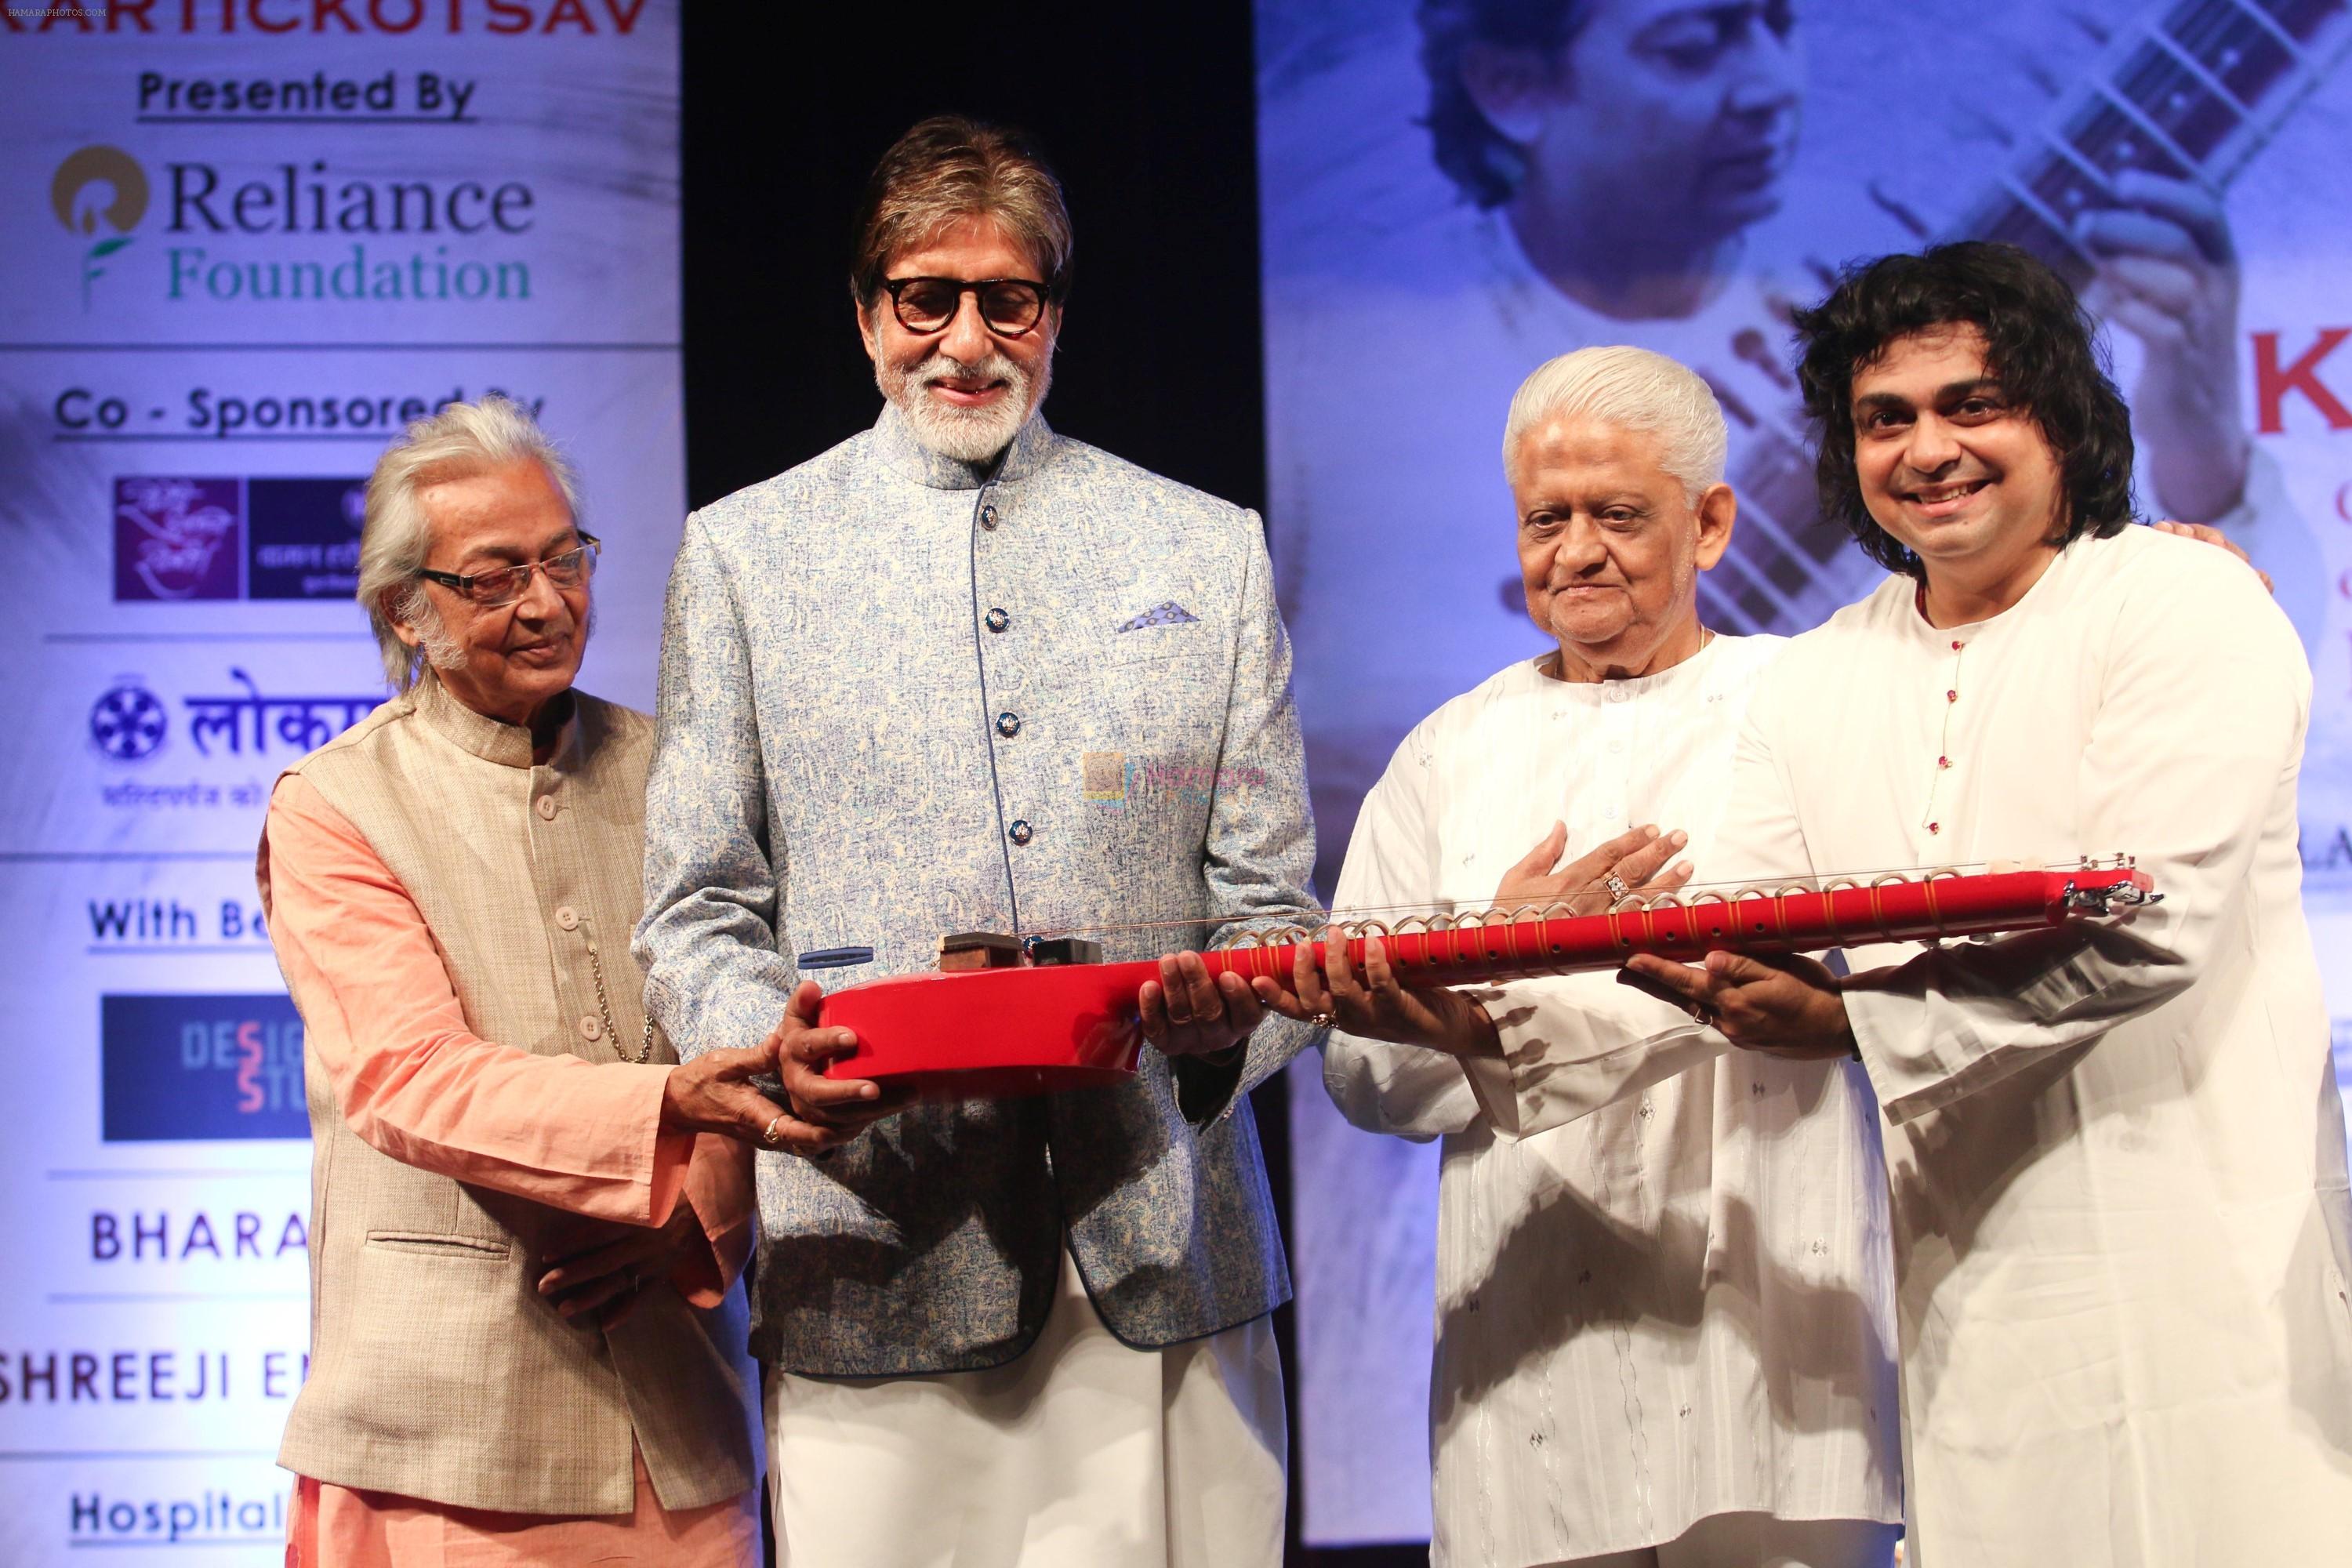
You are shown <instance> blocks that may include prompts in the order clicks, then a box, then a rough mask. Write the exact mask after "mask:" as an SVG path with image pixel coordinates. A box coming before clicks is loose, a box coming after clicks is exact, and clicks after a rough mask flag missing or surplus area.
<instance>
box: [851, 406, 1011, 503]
mask: <svg viewBox="0 0 2352 1568" xmlns="http://www.w3.org/2000/svg"><path fill="white" fill-rule="evenodd" d="M874 448H875V450H876V452H877V453H878V454H880V457H881V459H882V466H883V467H884V468H887V470H888V471H889V472H891V473H892V474H895V475H897V476H898V477H899V478H901V479H911V480H913V481H914V482H915V483H917V484H919V485H922V486H924V487H925V488H927V489H935V490H976V489H980V487H981V486H982V485H985V484H989V483H991V482H994V483H997V484H1004V483H1009V482H1011V481H1013V480H1015V479H1027V478H1028V477H1029V476H1030V475H1031V474H1034V473H1035V472H1036V471H1037V470H1038V469H1039V468H1044V467H1045V459H1046V458H1048V457H1049V456H1051V455H1052V452H1053V448H1054V431H1053V427H1052V426H1048V425H1047V424H1046V423H1045V413H1044V411H1043V410H1042V409H1041V410H1040V411H1038V412H1037V413H1034V414H1032V415H1031V416H1029V417H1028V418H1027V419H1025V420H1024V421H1023V422H1022V425H1021V428H1020V429H1019V430H1017V431H1015V432H1014V433H1013V444H1012V445H1011V446H1009V447H1006V448H1005V449H1004V450H1003V452H1002V453H1000V454H999V455H998V457H997V460H996V461H995V462H993V463H967V462H965V461H963V460H962V459H961V458H950V457H945V456H942V455H941V454H940V453H938V452H934V451H932V450H931V449H930V448H929V447H926V446H924V445H923V444H922V442H921V441H919V440H918V439H916V437H915V428H914V426H913V425H912V424H911V423H910V422H909V421H908V418H907V416H905V415H904V414H902V413H900V412H899V411H898V405H897V404H895V403H885V404H884V405H882V416H881V417H880V418H878V419H877V420H876V421H875V422H874Z"/></svg>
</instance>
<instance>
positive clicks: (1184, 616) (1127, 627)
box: [1114, 599, 1201, 632]
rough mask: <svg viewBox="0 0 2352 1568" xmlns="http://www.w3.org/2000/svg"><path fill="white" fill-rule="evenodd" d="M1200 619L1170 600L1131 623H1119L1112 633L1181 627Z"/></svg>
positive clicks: (1154, 606) (1155, 606) (1153, 607)
mask: <svg viewBox="0 0 2352 1568" xmlns="http://www.w3.org/2000/svg"><path fill="white" fill-rule="evenodd" d="M1200 618H1201V617H1200V616H1196V615H1194V614H1193V613H1192V611H1190V610H1188V609H1186V608H1185V607H1184V606H1183V605H1180V604H1178V603H1177V602H1176V601H1175V600H1173V599H1171V600H1169V601H1168V602H1167V603H1166V604H1163V605H1153V606H1152V607H1151V608H1150V609H1148V610H1146V611H1144V612H1143V614H1141V615H1139V616H1136V617H1135V619H1133V620H1131V621H1123V622H1121V623H1120V624H1119V625H1118V626H1117V627H1115V628H1114V631H1115V632H1139V631H1141V630H1142V629H1143V628H1144V627H1146V626H1182V625H1183V624H1184V623H1185V622H1187V621H1197V620H1199V619H1200Z"/></svg>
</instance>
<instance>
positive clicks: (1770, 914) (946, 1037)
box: [817, 857, 2162, 1100]
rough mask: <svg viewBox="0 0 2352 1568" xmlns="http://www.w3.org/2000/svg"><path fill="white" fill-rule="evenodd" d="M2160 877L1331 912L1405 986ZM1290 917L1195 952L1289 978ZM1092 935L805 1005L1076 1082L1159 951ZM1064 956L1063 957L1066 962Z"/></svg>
mask: <svg viewBox="0 0 2352 1568" xmlns="http://www.w3.org/2000/svg"><path fill="white" fill-rule="evenodd" d="M2161 896H2162V895H2160V894H2158V893H2157V892H2156V891H2155V890H2154V888H2153V886H2152V884H2151V883H2150V881H2149V879H2148V877H2147V873H2146V872H2143V871H2140V870H2138V869H2137V868H2135V867H2134V866H2133V865H2132V864H2131V862H2130V861H2129V860H2128V859H2127V858H2121V857H2118V858H2116V859H2114V860H2109V861H2100V862H2094V861H2085V862H2084V863H2083V864H2082V865H2081V866H2078V867H2075V868H2071V869H2063V870H2043V869H2033V870H2008V871H1991V872H1978V873H1973V874H1971V873H1964V872H1961V871H1959V870H1958V869H1937V870H1933V871H1927V872H1924V873H1920V874H1918V875H1916V876H1906V875H1903V874H1900V873H1889V874H1886V875H1882V876H1876V877H1870V878H1861V877H1851V878H1833V879H1822V880H1820V881H1818V882H1815V883H1810V884H1805V885H1798V884H1790V885H1788V886H1785V887H1780V888H1756V887H1747V888H1738V889H1730V890H1728V891H1719V890H1714V889H1701V890H1699V891H1697V892H1695V893H1694V892H1690V891H1685V892H1684V893H1682V894H1679V895H1676V894H1659V895H1656V896H1654V897H1647V898H1645V897H1643V895H1640V894H1634V895H1633V896H1631V897H1629V898H1626V899H1622V900H1619V901H1618V903H1617V905H1616V907H1615V908H1613V909H1612V910H1608V911H1607V912H1605V913H1599V914H1573V913H1560V912H1554V911H1558V910H1561V909H1562V908H1563V906H1560V905H1557V904H1555V905H1551V906H1549V907H1548V908H1546V909H1541V910H1538V909H1520V910H1510V911H1506V910H1486V911H1484V912H1479V913H1471V914H1461V915H1430V916H1419V915H1415V916H1410V917H1407V918H1405V919H1403V920H1400V921H1397V922H1396V923H1395V925H1394V926H1393V927H1391V926H1390V925H1388V924H1386V923H1384V922H1382V921H1376V920H1357V921H1340V922H1339V929H1340V930H1341V931H1343V932H1344V933H1345V934H1346V936H1347V947H1348V954H1349V958H1350V959H1351V960H1352V961H1354V962H1356V963H1361V962H1362V961H1363V955H1364V943H1365V942H1366V941H1367V940H1368V939H1370V938H1371V937H1375V936H1377V937H1379V938H1380V939H1381V942H1382V944H1383V946H1384V947H1385V948H1386V950H1387V955H1388V963H1389V967H1390V968H1391V970H1392V971H1393V972H1394V973H1395V974H1396V977H1397V979H1398V981H1399V983H1400V984H1404V985H1407V986H1436V985H1462V984H1472V983H1475V982H1479V981H1490V980H1509V979H1520V978H1525V977H1528V976H1532V975H1540V974H1561V973H1570V972H1573V971H1577V970H1596V969H1615V968H1618V967H1620V966H1621V965H1622V964H1623V963H1624V962H1625V960H1626V958H1627V957H1628V956H1630V955H1631V954H1633V953H1636V952H1653V953H1656V954H1658V955H1660V956H1661V957H1665V958H1674V959H1684V960H1694V961H1695V960H1697V959H1699V958H1702V957H1704V956H1705V955H1706V953H1708V952H1712V951H1715V950H1717V949H1724V950H1727V951H1730V952H1766V953H1781V952H1817V951H1821V950H1823V949H1827V948H1835V947H1844V946H1848V945H1852V944H1854V943H1859V942H1934V941H1937V940H1939V939H1942V938H1946V937H1970V936H1989V935H1993V934H1997V933H2001V932H2008V931H2029V930H2035V929H2043V928H2049V927H2055V926H2063V925H2065V924H2067V923H2069V922H2071V921H2082V920H2092V919H2104V918H2108V917H2110V916H2113V915H2116V914H2117V913H2120V912H2123V911H2126V910H2130V909H2132V908H2136V907H2137V906H2139V905H2141V904H2146V903H2150V902H2153V901H2155V900H2157V899H2158V898H2160V897H2161ZM1314 936H1315V933H1314V932H1313V931H1308V930H1307V929H1306V928H1304V927H1300V926H1291V927H1286V928H1283V929H1280V930H1277V931H1270V932H1255V933H1252V934H1251V935H1249V936H1247V937H1244V939H1243V940H1242V942H1239V943H1237V944H1235V945H1234V946H1230V947H1223V948H1218V949H1214V950H1213V951H1211V952H1204V953H1202V955H1201V956H1202V960H1203V962H1205V963H1207V965H1208V967H1209V972H1210V973H1212V974H1220V973H1235V974H1239V975H1242V976H1244V978H1248V977H1253V976H1256V975H1261V974H1262V975H1267V976H1271V977H1272V978H1274V979H1276V980H1279V981H1282V982H1285V983H1287V982H1288V981H1289V979H1290V976H1291V973H1292V963H1293V962H1294V960H1295V958H1296V956H1297V944H1298V943H1299V942H1312V941H1313V940H1314ZM1096 951H1098V950H1097V949H1095V946H1094V944H1093V943H1091V942H1071V941H1069V940H1068V939H1067V938H1066V937H1057V938H1053V939H1036V938H1033V939H1029V940H1027V941H1026V942H1024V941H1021V940H1018V939H1015V938H1012V937H1007V936H997V935H992V934H988V933H977V932H975V933H969V934H966V935H964V936H960V937H951V938H946V939H943V940H942V942H941V952H942V964H943V968H942V971H941V972H940V973H926V974H908V975H898V976H895V977H892V978H889V979H883V980H869V981H866V982H864V983H863V984H856V985H851V986H847V987H845V988H844V989H842V990H840V991H836V992H835V993H833V994H831V995H828V996H827V997H825V998H824V1005H823V1008H822V1009H821V1011H820V1013H819V1016H818V1019H817V1021H818V1022H819V1023H821V1024H824V1025H828V1026H841V1027H845V1028H848V1029H852V1030H855V1031H856V1035H857V1050H856V1054H855V1055H853V1056H850V1057H847V1058H842V1059H840V1060H838V1061H836V1062H835V1063H834V1064H833V1068H832V1070H833V1071H834V1072H835V1075H836V1076H839V1077H844V1078H863V1079H873V1080H875V1081H876V1082H877V1083H882V1084H885V1085H895V1086H904V1087H908V1088H911V1089H913V1091H914V1092H915V1094H916V1095H917V1097H919V1098H920V1099H925V1100H963V1099H976V1098H1002V1097H1005V1096H1011V1095H1020V1094H1037V1093H1044V1092H1046V1091H1049V1090H1055V1089H1084V1088H1089V1087H1093V1086H1097V1085H1102V1084H1112V1083H1117V1082H1118V1081H1120V1080H1121V1079H1125V1078H1127V1077H1128V1076H1129V1075H1130V1074H1132V1073H1133V1072H1134V1071H1135V1063H1136V1057H1137V1053H1138V1052H1139V1050H1140V1048H1141V1047H1142V1044H1143V1035H1142V1028H1141V1025H1140V1022H1139V1017H1138V1014H1137V1005H1136V993H1137V991H1138V989H1139V987H1140V986H1141V985H1142V984H1143V983H1144V982H1145V981H1147V980H1152V979H1157V978H1158V977H1159V973H1160V969H1159V964H1158V963H1157V961H1155V960H1149V959H1147V960H1142V961H1139V962H1134V963H1099V962H1095V961H1093V953H1094V952H1096ZM1073 960H1075V962H1073Z"/></svg>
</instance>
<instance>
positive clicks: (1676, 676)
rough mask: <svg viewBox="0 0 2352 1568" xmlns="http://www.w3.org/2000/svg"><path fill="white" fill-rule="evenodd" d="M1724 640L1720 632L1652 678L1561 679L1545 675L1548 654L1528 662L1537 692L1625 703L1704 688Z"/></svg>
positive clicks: (1579, 698) (1587, 699)
mask: <svg viewBox="0 0 2352 1568" xmlns="http://www.w3.org/2000/svg"><path fill="white" fill-rule="evenodd" d="M1723 641H1724V637H1723V634H1722V633H1721V632H1717V633H1716V634H1715V635H1714V636H1712V637H1708V638H1707V639H1706V641H1705V642H1704V643H1701V644H1700V645H1699V647H1698V650H1697V651H1696V652H1695V653H1693V654H1692V655H1691V656H1690V657H1689V658H1686V659H1684V660H1682V661H1681V662H1680V663H1679V664H1670V665H1668V666H1666V668H1664V669H1661V670H1656V671H1654V672H1653V673H1651V674H1649V675H1628V676H1623V677H1621V678H1620V679H1615V680H1562V679H1560V678H1559V676H1556V675H1547V674H1545V673H1544V668H1543V666H1544V661H1545V660H1546V659H1548V658H1551V657H1552V656H1551V655H1550V654H1548V653H1539V654H1538V655H1536V656H1535V657H1534V658H1530V659H1529V660H1528V665H1527V668H1528V679H1530V680H1531V681H1532V682H1533V684H1534V688H1535V689H1536V690H1538V691H1544V692H1550V693H1552V694H1554V695H1556V696H1559V697H1561V698H1563V699H1565V700H1569V701H1571V702H1626V701H1631V700H1633V699H1634V698H1637V697H1643V698H1646V697H1654V696H1655V695H1656V694H1657V693H1659V692H1662V691H1673V690H1675V689H1678V688H1680V687H1683V686H1684V685H1685V684H1687V685H1689V686H1691V687H1693V688H1696V687H1702V686H1705V685H1706V679H1707V672H1708V670H1709V669H1711V668H1713V667H1714V665H1715V650H1716V649H1717V647H1720V646H1721V645H1722V643H1723Z"/></svg>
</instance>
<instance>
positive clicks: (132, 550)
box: [114, 475, 239, 604]
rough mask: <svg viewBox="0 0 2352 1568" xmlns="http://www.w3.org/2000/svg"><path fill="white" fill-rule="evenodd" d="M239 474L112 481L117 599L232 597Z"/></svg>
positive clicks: (234, 572) (235, 587) (237, 563)
mask: <svg viewBox="0 0 2352 1568" xmlns="http://www.w3.org/2000/svg"><path fill="white" fill-rule="evenodd" d="M237 533H238V496H237V481H236V480H235V479H153V478H149V477H146V476H143V475H142V476H139V477H136V478H132V479H116V480H115V481H114V598H115V602H116V603H117V604H122V603H129V602H139V601H156V600H163V601H174V600H183V599H234V598H236V597H237V588H238V584H237V568H238V565H239V551H238V548H237Z"/></svg>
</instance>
